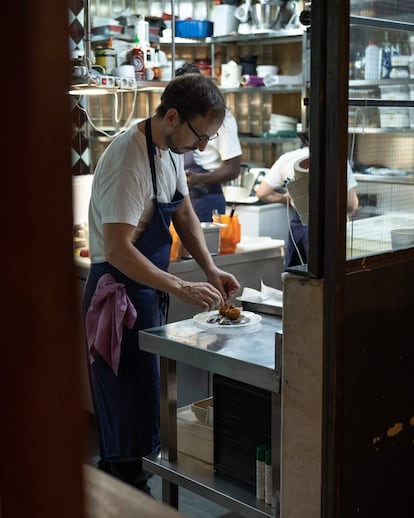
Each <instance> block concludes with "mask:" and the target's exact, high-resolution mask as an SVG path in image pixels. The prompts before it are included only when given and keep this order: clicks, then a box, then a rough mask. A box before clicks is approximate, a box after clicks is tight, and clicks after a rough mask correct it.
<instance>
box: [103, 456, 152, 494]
mask: <svg viewBox="0 0 414 518" xmlns="http://www.w3.org/2000/svg"><path fill="white" fill-rule="evenodd" d="M97 467H98V469H100V470H102V471H105V473H108V474H109V475H112V476H113V477H115V478H117V479H119V480H122V482H125V483H126V484H129V485H130V486H133V487H135V488H137V489H140V490H142V491H145V492H149V488H148V486H147V480H148V478H149V473H148V472H147V471H145V470H143V469H142V460H141V459H139V460H134V461H126V462H109V461H106V460H103V459H100V460H99V462H98V466H97Z"/></svg>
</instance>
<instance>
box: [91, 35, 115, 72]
mask: <svg viewBox="0 0 414 518" xmlns="http://www.w3.org/2000/svg"><path fill="white" fill-rule="evenodd" d="M95 62H96V64H97V65H99V66H101V67H102V68H103V69H104V71H105V72H106V73H107V74H110V73H111V72H112V70H113V69H114V68H116V66H117V53H116V50H115V49H114V48H112V37H111V38H109V41H108V45H107V46H106V47H96V49H95Z"/></svg>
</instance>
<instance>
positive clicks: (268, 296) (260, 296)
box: [237, 281, 283, 307]
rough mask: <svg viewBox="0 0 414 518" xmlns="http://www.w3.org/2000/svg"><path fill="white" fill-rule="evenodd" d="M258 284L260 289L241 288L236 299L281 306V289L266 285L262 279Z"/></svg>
mask: <svg viewBox="0 0 414 518" xmlns="http://www.w3.org/2000/svg"><path fill="white" fill-rule="evenodd" d="M260 284H261V291H258V290H254V289H252V288H243V292H242V294H241V296H240V297H237V300H241V301H244V302H257V303H260V304H267V305H269V306H277V307H283V291H281V290H278V289H276V288H271V287H270V286H266V285H265V284H264V282H263V281H260Z"/></svg>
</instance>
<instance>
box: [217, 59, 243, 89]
mask: <svg viewBox="0 0 414 518" xmlns="http://www.w3.org/2000/svg"><path fill="white" fill-rule="evenodd" d="M241 71H242V67H241V65H239V64H237V63H236V62H235V61H233V60H231V61H229V62H228V63H225V64H223V65H221V87H222V88H237V87H238V86H240V77H241Z"/></svg>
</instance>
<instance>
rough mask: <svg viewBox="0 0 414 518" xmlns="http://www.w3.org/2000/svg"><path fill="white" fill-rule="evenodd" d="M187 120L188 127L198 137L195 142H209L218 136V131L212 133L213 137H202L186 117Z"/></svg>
mask: <svg viewBox="0 0 414 518" xmlns="http://www.w3.org/2000/svg"><path fill="white" fill-rule="evenodd" d="M185 122H186V123H187V124H188V127H189V128H190V130H191V131H192V132H193V133H194V135H195V136H196V137H197V140H196V141H195V142H194V144H205V143H207V142H209V141H210V140H214V139H215V138H217V137H218V133H216V134H215V135H212V136H211V137H202V136H201V135H199V134H198V133H197V131H196V130H195V129H194V128H193V127H192V126H191V124H190V123H189V122H188V120H187V119H186V120H185Z"/></svg>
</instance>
